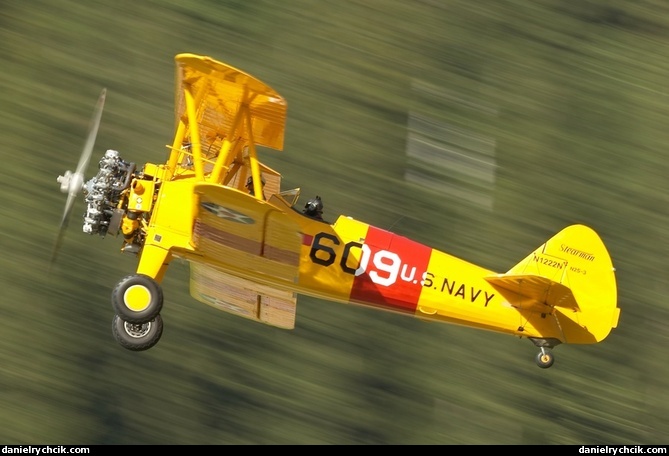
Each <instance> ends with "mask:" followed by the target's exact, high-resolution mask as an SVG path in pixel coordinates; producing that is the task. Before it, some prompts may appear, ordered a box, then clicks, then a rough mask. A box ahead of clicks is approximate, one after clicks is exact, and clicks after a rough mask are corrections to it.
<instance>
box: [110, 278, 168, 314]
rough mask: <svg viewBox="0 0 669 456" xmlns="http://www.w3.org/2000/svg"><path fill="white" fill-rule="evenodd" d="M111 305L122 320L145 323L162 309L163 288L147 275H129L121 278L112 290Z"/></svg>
mask: <svg viewBox="0 0 669 456" xmlns="http://www.w3.org/2000/svg"><path fill="white" fill-rule="evenodd" d="M112 306H113V307H114V310H115V311H116V313H117V314H118V315H119V316H120V317H121V318H122V319H123V320H124V321H127V322H128V323H138V324H141V323H146V322H148V321H151V320H153V319H154V318H156V316H157V315H158V314H159V313H160V311H161V310H162V308H163V290H162V288H161V287H160V285H159V284H158V282H156V281H155V280H154V279H152V278H151V277H149V276H147V275H144V274H133V275H129V276H126V277H124V278H123V279H121V281H120V282H119V283H118V284H117V285H116V288H114V291H112Z"/></svg>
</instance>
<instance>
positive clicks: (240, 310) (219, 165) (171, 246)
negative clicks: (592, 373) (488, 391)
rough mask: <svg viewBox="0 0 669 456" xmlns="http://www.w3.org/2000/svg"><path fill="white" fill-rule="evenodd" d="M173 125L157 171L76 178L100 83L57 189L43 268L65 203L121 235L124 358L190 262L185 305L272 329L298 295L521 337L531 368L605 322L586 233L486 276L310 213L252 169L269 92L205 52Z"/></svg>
mask: <svg viewBox="0 0 669 456" xmlns="http://www.w3.org/2000/svg"><path fill="white" fill-rule="evenodd" d="M175 60H176V67H177V80H176V91H177V92H176V121H177V126H176V132H175V135H174V140H173V141H172V144H170V145H168V146H167V147H168V158H167V160H166V162H165V163H164V164H153V163H146V164H144V165H143V166H141V167H139V166H137V165H136V164H135V163H133V162H128V161H125V160H124V159H123V158H121V156H120V154H119V153H118V152H117V151H114V150H107V151H106V152H105V154H104V156H103V157H102V159H101V160H100V162H99V169H98V173H97V175H96V176H95V177H93V178H91V179H89V180H85V178H84V173H85V172H86V168H87V166H88V162H89V158H90V155H91V151H92V149H93V145H94V142H95V137H96V135H97V131H98V128H99V124H100V119H101V115H102V108H103V105H104V101H105V96H106V92H105V91H104V90H103V92H102V94H101V96H100V99H99V101H98V104H97V107H96V109H95V112H94V117H93V121H92V124H91V128H90V131H89V135H88V140H87V142H86V144H85V146H84V150H83V152H82V155H81V158H80V161H79V164H78V166H77V169H76V171H75V172H70V171H68V172H66V173H65V175H63V176H59V177H58V179H57V180H58V182H60V185H61V191H63V192H64V193H67V194H68V198H67V202H66V205H65V210H64V213H63V218H62V220H61V225H60V231H59V233H58V237H57V240H56V242H55V244H54V249H53V253H52V257H51V264H53V262H54V261H55V259H56V256H57V252H58V250H59V247H60V244H61V240H62V236H63V232H64V230H65V228H66V226H67V224H68V219H69V217H70V213H71V211H72V207H73V202H74V198H75V197H76V196H77V195H78V194H79V193H80V192H83V194H84V199H85V202H86V212H85V215H84V220H83V231H84V232H85V233H88V234H91V235H93V234H98V235H101V236H105V235H107V234H109V235H113V236H116V237H118V236H119V235H120V236H121V237H122V239H123V245H122V247H121V251H122V252H125V253H129V254H133V255H136V256H137V258H138V264H137V269H136V271H135V272H134V273H133V274H130V275H128V276H126V277H124V278H122V279H121V280H120V281H119V282H118V284H117V285H116V287H115V288H114V290H113V292H112V305H113V309H114V313H115V315H114V318H113V323H112V333H113V335H114V337H115V339H116V340H117V342H118V343H119V344H120V345H121V346H123V347H124V348H126V349H129V350H134V351H141V350H146V349H149V348H151V347H153V346H154V345H155V344H156V343H157V342H158V341H159V339H160V337H161V335H162V330H163V320H162V319H161V315H160V312H161V309H162V307H163V292H162V288H161V282H162V280H163V278H164V276H165V272H166V270H167V268H168V265H169V264H170V261H171V260H172V259H174V258H182V259H185V260H187V261H188V262H189V264H190V293H191V295H192V296H193V298H195V299H196V300H198V301H201V302H203V303H206V304H208V305H210V306H213V307H215V308H218V309H221V310H224V311H226V312H230V313H233V314H236V315H239V316H242V317H245V318H249V319H252V320H255V321H259V322H262V323H266V324H268V325H273V326H277V327H280V328H286V329H291V328H293V327H294V325H295V311H296V300H297V296H298V295H310V296H314V297H317V298H322V299H325V300H330V301H336V302H342V303H352V304H359V305H365V306H372V307H376V308H379V309H385V310H390V311H394V312H397V313H402V314H407V315H412V316H414V317H417V318H420V319H424V320H431V321H442V322H448V323H454V324H460V325H465V326H471V327H475V328H480V329H485V330H491V331H496V332H501V333H506V334H511V335H514V336H518V337H521V338H522V337H524V338H527V339H529V340H530V341H532V342H533V343H534V344H535V345H536V346H537V347H538V348H539V349H540V350H539V352H538V353H537V355H536V359H535V360H536V362H537V364H538V365H539V367H542V368H547V367H550V366H551V365H552V364H553V361H554V357H553V354H552V352H551V349H552V348H553V347H555V346H556V345H558V344H561V343H571V344H592V343H596V342H599V341H602V340H603V339H604V338H606V337H607V335H608V334H609V333H610V331H611V329H612V328H615V327H616V325H617V323H618V318H619V314H620V309H619V308H618V307H617V291H616V280H615V273H614V268H613V265H612V262H611V258H610V256H609V253H608V252H607V249H606V247H605V246H604V244H603V242H602V241H601V239H600V237H599V236H598V235H597V234H596V233H595V232H594V231H593V230H592V229H590V228H588V227H586V226H584V225H572V226H568V227H566V228H565V229H563V230H562V231H560V232H559V233H557V234H556V235H555V236H553V237H552V238H550V239H549V240H548V241H546V242H545V243H544V244H543V245H541V246H540V247H538V248H537V249H536V250H534V251H532V252H531V253H530V254H529V255H528V256H527V257H525V258H524V259H523V260H522V261H520V262H519V263H518V264H517V265H515V266H513V267H512V268H511V269H510V270H509V271H507V272H506V273H496V272H493V271H489V270H487V269H485V268H482V267H480V266H476V265H474V264H471V263H469V262H466V261H463V260H462V259H459V258H456V257H454V256H452V255H449V254H448V253H445V252H440V251H438V250H435V249H433V248H430V247H427V246H425V245H422V244H420V243H418V242H415V241H412V240H410V239H408V238H406V237H403V236H400V235H397V234H393V233H391V232H389V231H386V230H383V229H380V228H376V227H374V226H371V225H369V224H367V223H364V222H361V221H358V220H355V219H353V218H351V217H348V216H344V215H342V216H339V217H338V218H337V219H336V220H334V221H333V222H329V221H325V220H323V219H322V210H323V207H322V201H321V200H320V199H319V198H313V199H310V200H309V201H308V202H307V204H306V205H305V206H304V207H301V205H300V206H298V205H297V201H298V199H299V196H300V190H299V189H291V190H282V189H281V175H280V174H279V173H278V172H276V171H275V170H273V169H271V168H270V167H268V166H265V165H264V164H263V163H261V162H260V161H259V160H258V150H257V147H258V146H262V147H265V148H269V149H275V150H282V149H283V141H284V131H285V126H286V101H285V100H284V99H283V98H282V97H281V95H279V94H278V93H277V92H276V91H274V90H273V89H272V88H270V87H269V86H268V85H266V84H264V83H263V82H261V81H259V80H258V79H256V78H254V77H253V76H251V75H249V74H246V73H244V72H243V71H240V70H238V69H236V68H233V67H231V66H229V65H227V64H225V63H221V62H218V61H216V60H214V59H212V58H210V57H206V56H199V55H194V54H179V55H177V56H176V58H175Z"/></svg>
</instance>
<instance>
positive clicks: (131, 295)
mask: <svg viewBox="0 0 669 456" xmlns="http://www.w3.org/2000/svg"><path fill="white" fill-rule="evenodd" d="M123 302H124V303H125V305H126V307H127V308H128V309H130V310H132V311H135V312H141V311H142V310H146V309H147V308H148V307H149V305H150V304H151V292H150V291H149V290H148V289H147V288H146V287H143V286H141V285H133V286H131V287H129V288H128V289H127V290H125V293H124V294H123Z"/></svg>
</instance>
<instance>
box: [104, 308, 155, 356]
mask: <svg viewBox="0 0 669 456" xmlns="http://www.w3.org/2000/svg"><path fill="white" fill-rule="evenodd" d="M112 334H113V335H114V339H116V342H118V343H119V345H121V347H123V348H126V349H128V350H131V351H144V350H148V349H149V348H151V347H153V346H154V345H156V344H157V343H158V341H159V340H160V337H161V336H162V335H163V319H162V318H161V317H160V315H156V317H155V318H154V319H153V320H151V321H149V322H147V323H142V324H138V323H128V322H127V321H124V320H123V319H122V318H121V317H120V316H118V315H114V319H113V320H112Z"/></svg>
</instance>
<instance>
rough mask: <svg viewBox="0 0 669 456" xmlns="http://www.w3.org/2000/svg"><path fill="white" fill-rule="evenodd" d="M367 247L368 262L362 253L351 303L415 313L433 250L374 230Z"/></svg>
mask: <svg viewBox="0 0 669 456" xmlns="http://www.w3.org/2000/svg"><path fill="white" fill-rule="evenodd" d="M364 244H365V245H366V246H367V247H368V248H369V251H368V258H367V259H366V260H365V258H364V257H365V255H367V253H365V252H364V250H363V253H362V255H361V264H360V268H359V270H360V275H357V276H356V277H355V279H354V281H353V287H352V289H351V301H354V302H359V303H364V304H370V305H375V306H381V307H388V308H391V309H393V310H399V311H403V312H411V313H413V312H414V311H415V310H416V305H417V303H418V298H419V297H420V292H421V290H422V288H423V287H422V285H421V280H422V279H423V273H424V272H425V271H426V270H427V265H428V263H429V261H430V255H431V253H432V248H430V247H427V246H425V245H423V244H419V243H418V242H415V241H412V240H411V239H408V238H405V237H403V236H398V235H396V234H393V233H391V232H389V231H385V230H381V229H379V228H375V227H373V226H370V227H369V230H368V232H367V237H366V239H365V241H364ZM365 250H366V248H365ZM365 263H366V264H365Z"/></svg>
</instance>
